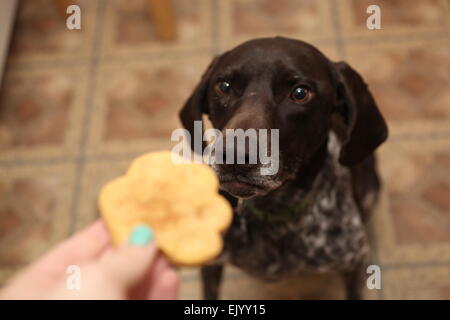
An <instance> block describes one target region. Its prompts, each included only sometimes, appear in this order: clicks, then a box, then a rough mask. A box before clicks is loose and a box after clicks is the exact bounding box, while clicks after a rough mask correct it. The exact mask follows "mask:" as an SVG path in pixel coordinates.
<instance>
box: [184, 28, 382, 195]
mask: <svg viewBox="0 0 450 320" xmlns="http://www.w3.org/2000/svg"><path fill="white" fill-rule="evenodd" d="M202 114H207V115H208V116H209V119H210V120H211V123H212V125H213V126H214V128H217V129H218V130H220V131H221V132H222V133H223V134H224V136H225V137H226V136H227V134H228V132H229V131H227V129H243V130H247V129H256V130H259V129H267V130H268V132H267V133H268V141H267V147H268V148H267V149H268V154H269V155H270V154H271V152H272V153H273V151H274V150H276V148H272V146H274V145H275V143H278V142H279V144H278V146H279V149H278V150H279V154H278V155H277V159H273V160H278V163H277V164H276V169H277V170H276V172H275V174H271V175H263V174H261V170H260V169H261V166H263V165H262V164H261V163H260V162H259V161H258V163H256V164H249V163H248V162H246V163H245V164H237V163H236V162H235V163H232V164H230V163H224V164H216V165H213V167H214V169H215V170H216V172H217V173H218V176H219V179H220V182H221V188H222V189H223V190H225V191H227V192H229V193H231V194H232V195H234V196H237V197H244V198H247V197H251V196H255V195H263V194H266V193H268V192H269V191H271V190H274V189H276V188H278V187H279V186H280V185H281V184H283V182H284V181H286V180H288V179H292V178H294V177H295V176H296V175H297V174H298V173H299V170H301V169H302V164H303V163H305V162H307V160H308V158H309V157H310V156H311V155H312V154H314V153H315V152H316V151H317V150H318V149H319V148H320V147H321V146H323V145H324V143H325V142H326V141H327V137H328V133H329V131H330V130H331V129H335V130H337V131H338V132H337V133H338V136H339V137H340V139H341V141H342V149H341V153H340V158H339V160H340V162H341V163H342V164H343V165H346V166H352V165H355V164H357V163H358V162H360V161H362V160H363V159H364V158H366V157H367V156H368V155H370V154H371V153H372V152H373V151H374V150H375V149H376V148H377V147H378V146H379V145H380V144H381V143H382V142H383V141H384V140H385V139H386V138H387V127H386V124H385V121H384V120H383V117H382V115H381V113H380V111H379V110H378V108H377V106H376V104H375V101H374V99H373V97H372V95H371V94H370V92H369V91H368V89H367V86H366V84H365V83H364V81H363V79H362V78H361V77H360V76H359V74H358V73H357V72H355V71H354V70H353V69H352V68H351V67H350V66H349V65H347V64H346V63H345V62H338V63H333V62H331V61H330V60H328V59H327V58H326V57H325V56H324V55H323V54H322V53H321V52H320V51H318V50H317V49H316V48H314V47H313V46H311V45H309V44H307V43H305V42H302V41H297V40H291V39H286V38H280V37H277V38H264V39H255V40H251V41H248V42H245V43H243V44H242V45H240V46H238V47H236V48H234V49H232V50H230V51H228V52H225V53H224V54H222V55H220V56H218V57H216V58H215V59H214V60H213V61H212V62H211V64H210V65H209V67H208V68H207V70H206V72H205V73H204V75H203V77H202V79H201V81H200V83H199V84H198V85H197V87H196V89H195V90H194V92H193V93H192V95H191V96H190V97H189V99H188V100H187V102H186V103H185V105H184V107H183V109H182V110H181V113H180V117H181V121H182V123H183V125H184V127H185V128H186V129H188V130H189V131H190V132H191V135H193V131H194V121H201V119H202ZM273 129H279V131H278V134H279V139H278V141H274V138H273V136H271V135H270V130H273ZM260 138H261V137H260V136H258V138H257V139H258V140H259V139H260ZM247 141H248V140H247ZM233 143H234V142H233ZM229 146H233V144H228V142H226V143H224V148H223V153H225V156H224V157H226V156H227V155H226V154H227V153H228V152H229V149H228V147H229ZM259 147H261V145H259ZM237 149H238V148H236V149H235V150H236V153H239V152H241V153H243V159H248V158H249V153H250V152H251V151H252V150H250V149H249V147H248V146H247V147H246V148H244V149H239V150H240V151H239V150H237ZM216 151H217V150H216ZM253 151H254V149H253ZM263 151H264V152H266V151H267V150H263ZM258 152H261V151H260V150H258V151H257V154H258ZM259 154H260V153H259ZM216 156H217V154H216ZM222 156H223V154H222ZM233 157H234V155H233ZM237 157H238V155H237ZM235 159H236V158H235Z"/></svg>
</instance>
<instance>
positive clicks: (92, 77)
mask: <svg viewBox="0 0 450 320" xmlns="http://www.w3.org/2000/svg"><path fill="white" fill-rule="evenodd" d="M104 6H105V2H103V1H100V2H99V3H98V5H97V8H96V9H97V12H96V18H97V21H96V25H95V35H94V40H93V41H94V43H93V47H92V52H98V51H99V50H100V41H101V35H102V31H103V17H104ZM99 61H100V58H99V56H97V55H93V56H92V57H91V61H90V66H89V69H90V71H89V78H88V81H87V84H86V85H87V94H86V102H85V103H86V104H85V109H84V112H85V113H84V117H83V128H82V135H81V141H80V146H79V154H78V157H77V158H76V169H75V179H76V181H75V186H74V191H73V194H72V203H71V207H70V224H69V235H70V234H72V233H73V232H74V231H75V227H76V222H77V220H78V209H79V202H80V194H81V185H82V182H83V172H84V167H85V164H86V160H87V159H86V154H85V153H86V144H87V142H88V138H89V130H90V123H91V115H92V111H93V104H94V96H95V89H96V83H97V71H98V66H99Z"/></svg>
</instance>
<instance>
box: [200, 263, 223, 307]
mask: <svg viewBox="0 0 450 320" xmlns="http://www.w3.org/2000/svg"><path fill="white" fill-rule="evenodd" d="M222 272H223V264H219V265H209V266H204V267H202V268H201V275H202V285H203V298H204V299H205V300H217V299H218V298H219V289H220V283H221V282H222Z"/></svg>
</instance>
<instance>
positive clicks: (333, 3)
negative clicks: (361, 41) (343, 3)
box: [329, 0, 345, 60]
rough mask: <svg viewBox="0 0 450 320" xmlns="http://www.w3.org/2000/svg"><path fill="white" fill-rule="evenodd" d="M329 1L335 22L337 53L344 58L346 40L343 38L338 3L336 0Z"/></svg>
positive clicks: (333, 21)
mask: <svg viewBox="0 0 450 320" xmlns="http://www.w3.org/2000/svg"><path fill="white" fill-rule="evenodd" d="M329 1H330V8H331V19H332V23H333V29H334V35H335V45H336V50H337V54H338V57H339V58H340V59H341V60H344V59H345V49H344V41H343V38H342V30H341V21H340V19H339V10H338V5H337V3H336V0H329Z"/></svg>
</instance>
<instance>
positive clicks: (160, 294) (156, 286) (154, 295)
mask: <svg viewBox="0 0 450 320" xmlns="http://www.w3.org/2000/svg"><path fill="white" fill-rule="evenodd" d="M179 287H180V278H179V275H178V273H177V272H176V271H175V270H174V269H172V268H165V269H164V271H163V272H162V273H160V274H159V276H158V278H157V279H156V281H155V282H154V283H153V284H152V286H151V288H150V291H149V292H148V296H147V297H148V299H151V300H173V299H176V298H177V297H178V291H179Z"/></svg>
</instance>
